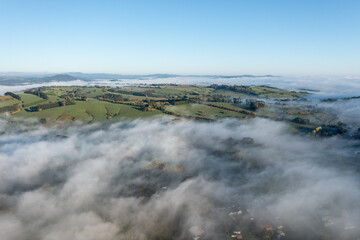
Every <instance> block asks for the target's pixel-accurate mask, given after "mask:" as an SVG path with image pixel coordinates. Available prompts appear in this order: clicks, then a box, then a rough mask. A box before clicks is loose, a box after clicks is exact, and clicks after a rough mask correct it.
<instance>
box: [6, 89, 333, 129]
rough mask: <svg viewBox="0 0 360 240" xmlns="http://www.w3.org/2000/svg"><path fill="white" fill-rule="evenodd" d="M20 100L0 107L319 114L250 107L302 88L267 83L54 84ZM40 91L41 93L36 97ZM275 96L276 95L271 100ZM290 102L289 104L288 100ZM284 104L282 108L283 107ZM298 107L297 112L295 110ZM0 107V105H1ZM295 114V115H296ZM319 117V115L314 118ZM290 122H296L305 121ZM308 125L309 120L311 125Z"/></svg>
mask: <svg viewBox="0 0 360 240" xmlns="http://www.w3.org/2000/svg"><path fill="white" fill-rule="evenodd" d="M19 96H20V97H21V101H18V100H16V99H14V98H11V97H3V98H2V101H0V108H1V107H4V110H3V112H4V111H9V110H7V109H8V108H6V106H11V105H14V104H19V106H21V105H22V108H21V110H20V111H15V110H11V113H12V114H13V116H14V117H20V118H36V119H46V120H48V121H58V120H62V121H76V120H79V121H82V122H85V123H89V122H104V121H118V120H121V119H129V118H143V117H152V116H157V115H172V116H173V117H190V118H196V119H207V120H215V119H219V118H230V117H233V118H239V119H243V118H251V117H255V116H260V117H266V118H272V119H284V120H286V121H289V122H291V121H292V119H294V118H295V117H299V116H300V117H302V118H303V119H306V120H311V121H312V122H314V124H315V123H316V124H318V123H319V122H320V123H321V119H324V117H323V115H319V114H318V115H319V116H317V115H316V116H315V115H314V116H307V115H304V114H303V113H304V112H305V111H307V110H304V109H301V110H299V109H297V108H294V109H291V108H289V107H288V105H289V104H290V103H291V102H292V101H283V102H281V104H278V105H272V106H271V104H270V105H266V106H264V105H263V106H262V107H260V108H258V109H254V108H251V106H250V105H249V102H248V101H247V100H249V101H261V99H269V98H270V99H277V98H279V99H289V100H290V99H295V100H296V99H298V98H299V97H301V94H300V93H298V92H289V91H284V90H281V89H277V88H272V87H267V86H257V87H251V86H236V85H234V86H227V85H211V86H206V87H202V86H192V85H174V84H159V85H154V84H153V85H141V86H132V87H124V88H111V87H105V86H92V87H80V86H53V87H40V88H34V89H31V90H28V91H27V93H22V94H19ZM40 96H41V97H40ZM276 101H280V100H276ZM289 106H290V107H291V105H289ZM284 108H286V109H284ZM297 111H298V112H299V114H297ZM0 112H1V111H0ZM297 115H299V116H297ZM326 117H327V116H325V118H326ZM319 119H320V120H319ZM298 123H299V122H297V123H296V124H295V123H294V124H293V125H294V126H295V127H297V128H300V127H304V128H309V126H310V125H309V124H306V125H305V124H303V126H299V125H301V124H298ZM311 126H312V125H311Z"/></svg>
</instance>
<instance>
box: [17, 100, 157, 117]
mask: <svg viewBox="0 0 360 240" xmlns="http://www.w3.org/2000/svg"><path fill="white" fill-rule="evenodd" d="M158 114H162V113H161V112H160V111H158V110H156V111H153V112H146V111H141V110H139V109H138V108H136V107H133V106H129V105H124V104H115V103H109V102H103V101H99V100H96V99H89V100H88V101H77V102H76V104H75V105H68V106H64V107H56V108H50V109H46V110H43V111H40V112H27V111H26V110H22V111H21V112H20V113H18V114H16V116H17V117H26V118H45V119H48V120H80V121H83V122H94V121H99V122H103V121H107V120H110V119H111V120H114V119H122V118H140V117H150V116H154V115H158Z"/></svg>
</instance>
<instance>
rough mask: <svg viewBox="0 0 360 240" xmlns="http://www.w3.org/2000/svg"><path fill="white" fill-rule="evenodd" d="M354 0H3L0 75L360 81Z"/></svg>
mask: <svg viewBox="0 0 360 240" xmlns="http://www.w3.org/2000/svg"><path fill="white" fill-rule="evenodd" d="M359 13H360V1H357V0H352V1H350V0H337V1H335V0H328V1H324V0H219V1H212V0H208V1H202V0H179V1H176V0H166V1H150V0H147V1H145V0H144V1H138V0H129V1H121V0H118V1H115V0H114V1H111V0H102V1H100V0H98V1H90V0H88V1H82V0H71V1H69V0H58V1H55V0H43V1H40V0H22V1H19V0H0V72H10V71H15V72H19V71H21V72H68V71H82V72H109V73H124V74H147V73H178V74H276V75H359V74H360V14H359Z"/></svg>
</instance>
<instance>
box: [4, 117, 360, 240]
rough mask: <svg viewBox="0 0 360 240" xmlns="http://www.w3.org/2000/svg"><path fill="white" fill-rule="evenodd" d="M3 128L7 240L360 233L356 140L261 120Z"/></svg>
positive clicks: (340, 235)
mask: <svg viewBox="0 0 360 240" xmlns="http://www.w3.org/2000/svg"><path fill="white" fill-rule="evenodd" d="M0 128H1V132H2V135H0V229H2V230H1V232H2V233H1V239H4V240H10V239H11V240H12V239H14V240H15V239H16V240H22V239H24V240H25V239H46V240H57V239H79V240H80V239H81V240H82V239H86V240H91V239H103V240H108V239H109V240H112V239H192V238H196V237H200V238H202V239H229V238H230V235H231V234H232V232H233V231H241V232H242V234H243V235H244V239H266V236H265V235H264V234H266V233H264V232H263V229H264V227H269V226H271V227H272V228H273V229H274V232H275V233H274V237H276V238H278V239H281V237H282V236H279V232H283V233H285V234H286V239H358V237H359V226H360V207H359V205H358V202H359V199H360V186H359V180H360V179H359V169H360V168H359V160H360V155H359V154H358V152H357V151H358V149H359V142H358V140H345V139H341V138H338V137H331V138H319V137H314V136H308V135H291V134H289V131H288V126H287V125H286V124H285V123H281V122H274V121H270V120H265V119H257V118H255V119H252V120H243V121H239V120H236V119H227V120H222V121H215V122H200V121H185V120H179V121H173V120H169V119H152V120H134V121H122V122H118V123H112V124H102V125H99V124H92V125H79V126H76V125H72V126H68V127H64V126H61V127H59V126H56V125H54V126H48V127H44V126H41V125H38V124H35V125H34V124H32V123H31V122H27V121H22V122H20V121H17V120H14V121H13V122H11V121H2V122H0ZM279 226H282V228H279V229H280V230H278V231H277V232H276V228H277V227H279Z"/></svg>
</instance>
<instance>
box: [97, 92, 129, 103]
mask: <svg viewBox="0 0 360 240" xmlns="http://www.w3.org/2000/svg"><path fill="white" fill-rule="evenodd" d="M97 99H98V100H100V101H107V102H113V103H119V102H124V101H128V100H129V99H128V98H124V97H123V96H121V95H119V94H111V93H106V94H104V95H102V96H99V97H97Z"/></svg>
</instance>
